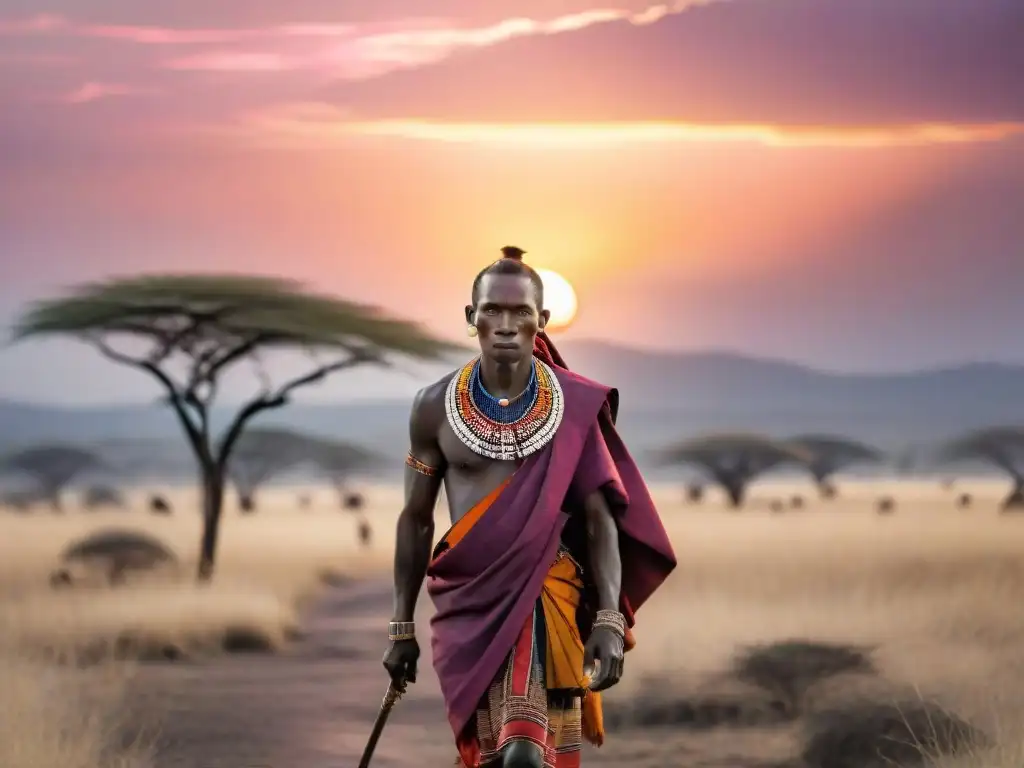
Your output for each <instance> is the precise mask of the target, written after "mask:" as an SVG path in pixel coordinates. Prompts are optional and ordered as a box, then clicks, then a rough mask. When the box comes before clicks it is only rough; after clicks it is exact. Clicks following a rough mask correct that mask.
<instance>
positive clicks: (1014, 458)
mask: <svg viewBox="0 0 1024 768" xmlns="http://www.w3.org/2000/svg"><path fill="white" fill-rule="evenodd" d="M934 459H935V461H936V462H937V463H939V464H952V463H956V462H963V461H983V462H986V463H989V464H993V465H995V466H997V467H999V468H1000V469H1002V470H1004V471H1005V472H1007V473H1008V474H1010V475H1011V476H1013V477H1019V476H1021V475H1022V474H1024V428H1022V427H990V428H987V429H978V430H974V431H971V432H968V433H966V434H964V435H961V436H959V437H957V438H954V439H952V440H949V441H948V442H946V443H944V444H943V445H941V446H940V447H939V449H938V450H937V451H935V454H934Z"/></svg>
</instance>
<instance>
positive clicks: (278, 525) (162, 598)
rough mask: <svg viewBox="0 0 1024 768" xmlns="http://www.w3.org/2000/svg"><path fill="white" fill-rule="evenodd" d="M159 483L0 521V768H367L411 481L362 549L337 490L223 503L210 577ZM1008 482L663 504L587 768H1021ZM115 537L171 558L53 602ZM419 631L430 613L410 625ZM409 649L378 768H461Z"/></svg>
mask: <svg viewBox="0 0 1024 768" xmlns="http://www.w3.org/2000/svg"><path fill="white" fill-rule="evenodd" d="M152 490H153V489H151V488H145V489H143V488H140V489H138V490H137V491H136V492H134V493H131V494H130V495H129V505H128V509H127V510H122V511H109V512H85V511H82V510H79V509H77V508H76V507H75V505H74V504H73V503H72V504H69V506H68V509H67V511H66V512H65V513H63V514H54V513H51V512H48V511H41V510H40V511H35V512H32V513H28V514H3V515H0V626H2V634H0V681H2V685H0V766H3V768H171V767H172V766H182V767H185V766H190V767H195V768H257V767H263V768H328V767H329V766H348V765H352V766H354V765H355V764H356V763H357V761H358V758H359V755H360V752H361V750H362V746H363V744H364V743H365V739H366V737H367V735H368V733H369V730H370V727H371V723H372V720H373V718H374V716H375V715H376V712H377V709H378V707H379V704H380V700H381V697H382V695H383V693H384V690H385V688H386V677H385V673H384V671H383V669H382V667H381V665H380V659H381V656H382V654H383V652H384V649H385V644H386V643H385V640H386V638H385V632H386V622H387V619H388V617H389V613H390V609H391V597H390V595H391V580H390V570H391V561H392V555H393V538H394V524H395V519H396V515H397V511H398V508H399V506H400V503H401V497H400V490H399V489H397V488H389V487H375V488H369V489H367V491H366V499H367V504H366V508H365V509H364V513H365V517H366V519H367V520H369V521H370V523H371V525H372V529H373V539H372V541H371V542H370V545H369V546H368V547H367V546H365V545H364V544H363V543H361V542H360V539H359V537H358V536H357V521H356V518H355V517H354V516H353V515H352V514H351V513H349V512H345V511H342V510H340V509H339V507H338V504H337V501H336V499H335V498H334V497H333V496H332V495H331V494H330V493H329V492H328V491H326V490H324V489H319V490H317V489H308V488H297V487H277V488H269V489H267V490H266V491H265V492H263V493H262V495H261V497H260V500H259V501H260V506H259V510H258V512H257V513H256V514H251V515H242V514H240V513H239V512H238V511H237V508H236V507H235V505H234V500H233V499H229V501H228V505H227V509H226V510H225V520H224V522H223V524H222V529H221V539H220V550H219V559H218V566H217V572H216V575H215V577H214V580H213V582H212V583H211V584H208V585H204V586H199V585H196V584H195V583H194V581H193V579H192V572H193V570H194V563H193V560H194V556H195V553H196V551H197V549H198V540H199V533H200V522H201V521H200V516H199V513H198V499H197V497H196V495H195V493H194V491H192V490H188V489H184V490H174V489H159V490H160V491H161V492H162V493H164V494H165V495H166V496H167V498H168V499H170V501H171V506H172V508H173V514H171V515H167V516H154V515H152V514H150V513H149V512H148V511H147V504H146V499H147V496H148V494H149V493H150V492H151V491H152ZM1005 492H1006V488H1005V487H1004V485H1003V484H1000V483H997V482H990V481H986V480H974V481H971V480H963V481H958V482H957V483H956V485H955V487H953V488H949V487H944V486H942V485H941V484H940V483H939V482H938V481H937V480H933V479H923V480H913V481H911V480H905V479H904V480H891V481H870V482H869V481H863V480H856V481H855V480H849V481H848V482H845V483H843V482H840V483H839V497H838V498H836V499H833V500H818V499H817V498H816V497H815V495H814V494H813V492H812V491H811V489H810V488H809V487H808V486H807V485H805V484H803V483H797V482H789V481H775V482H772V481H769V480H765V481H764V482H762V483H760V484H758V485H757V486H755V487H754V488H753V489H752V497H751V501H750V503H749V504H748V506H747V508H745V509H743V510H742V511H731V510H729V509H728V508H727V507H726V506H725V505H724V503H723V502H721V501H720V500H719V499H718V497H717V496H715V495H713V494H711V495H709V496H708V498H706V499H705V500H704V501H703V502H701V503H699V504H696V503H688V502H684V501H683V493H682V491H681V489H680V488H678V487H673V486H663V487H657V488H655V489H653V493H654V495H655V498H656V500H657V501H658V503H659V508H660V511H661V513H662V517H663V520H664V522H665V525H666V527H667V528H668V530H669V532H670V534H671V538H672V540H673V542H674V544H675V548H676V553H677V555H678V559H679V566H678V568H677V569H676V571H675V572H674V573H673V575H672V576H671V578H670V579H669V581H668V582H667V583H666V584H665V586H664V587H663V588H662V589H661V590H660V591H659V592H658V593H657V594H656V595H655V596H654V597H653V598H652V600H651V601H650V602H649V603H648V604H647V605H645V606H644V607H643V609H642V610H641V611H640V612H639V615H638V623H637V628H636V637H637V641H638V642H637V647H636V648H635V649H634V650H633V651H631V652H630V653H629V654H628V656H627V661H626V667H625V677H624V679H623V681H622V683H621V684H620V685H619V686H618V687H616V688H614V689H613V690H612V691H610V692H608V693H607V694H606V697H605V702H606V704H605V709H606V712H605V716H606V726H607V731H608V734H607V740H606V743H605V744H604V745H603V746H602V747H600V748H595V747H592V746H587V747H586V751H585V754H584V764H585V765H608V766H610V765H624V764H628V765H632V766H636V767H637V768H640V767H641V766H651V767H652V768H653V767H654V766H690V767H695V768H696V767H698V766H700V767H706V768H712V767H716V768H718V767H720V768H725V767H726V766H732V767H733V768H745V767H754V766H757V767H759V768H760V767H762V766H763V767H767V766H778V767H779V768H781V767H782V766H793V767H794V768H795V767H797V766H809V767H811V768H816V767H818V766H820V767H821V768H847V767H848V768H864V767H865V766H875V765H878V766H881V765H903V766H909V765H920V764H923V765H932V766H991V767H992V768H1002V767H1003V766H1021V765H1024V650H1022V649H1024V611H1022V610H1021V605H1022V604H1024V515H1013V514H1000V513H999V511H998V507H999V501H1000V497H1001V496H1002V495H1003V494H1005ZM302 493H310V494H313V503H312V504H311V505H310V506H309V508H308V509H300V506H299V504H297V502H296V499H297V497H298V496H299V495H300V494H302ZM963 493H970V494H971V498H972V504H971V505H970V506H969V507H967V508H962V507H960V506H958V504H957V497H958V496H959V495H960V494H963ZM317 494H319V495H317ZM797 494H801V495H803V497H804V499H805V503H804V504H803V505H802V507H800V508H794V506H793V505H792V503H791V499H792V497H793V496H794V495H797ZM883 496H889V497H891V498H892V499H893V500H894V501H895V508H894V509H893V510H892V512H891V513H890V514H878V512H877V508H876V502H877V500H878V499H879V498H880V497H883ZM780 499H784V500H785V502H786V503H785V504H784V505H783V506H784V511H780V510H779V509H778V504H777V503H776V504H774V505H773V504H772V502H773V501H777V500H780ZM773 507H774V508H773ZM112 527H116V528H122V529H131V530H139V531H144V532H146V533H148V534H150V535H152V536H155V537H157V538H159V539H160V540H161V541H163V542H164V543H165V544H166V545H167V546H168V547H170V548H171V549H172V550H173V551H174V552H175V554H176V555H177V556H178V558H179V560H180V567H179V568H178V569H174V568H166V569H163V570H157V571H152V572H147V573H142V574H138V575H132V576H130V577H129V579H128V581H127V583H125V584H123V585H120V586H118V587H116V588H115V587H110V586H109V585H107V584H105V583H104V582H103V581H102V579H95V580H94V581H92V582H90V581H89V578H88V574H84V575H82V574H76V580H77V581H76V584H75V585H74V586H72V587H70V588H62V589H54V588H52V587H51V586H50V581H49V577H50V574H51V572H52V571H53V570H54V569H55V568H56V567H57V566H58V559H59V556H60V553H61V551H62V550H63V549H64V548H65V547H66V546H67V545H68V544H69V543H70V542H72V541H74V540H76V539H79V538H81V537H82V536H84V535H86V534H88V533H90V532H92V531H96V530H98V529H101V528H112ZM446 527H447V520H446V517H445V514H444V511H443V510H441V509H440V508H439V513H438V533H440V532H441V531H443V530H444V529H445V528H446ZM429 614H430V605H429V600H428V599H427V597H426V596H425V595H424V596H423V597H422V598H421V601H420V615H419V616H418V621H419V622H420V626H421V627H423V629H424V632H423V634H424V635H425V634H426V631H425V630H426V627H427V623H426V622H427V620H428V618H429ZM422 646H423V657H422V659H421V674H420V679H419V682H417V683H416V684H415V685H414V686H412V687H411V688H410V691H409V693H408V694H407V695H406V696H405V697H404V698H403V699H402V700H401V701H400V702H399V703H398V705H397V707H396V708H395V710H394V712H393V713H392V715H391V720H390V722H389V724H388V727H387V728H386V729H385V731H384V734H383V737H382V739H381V742H380V745H379V747H378V751H377V755H376V757H375V759H374V765H375V766H382V767H383V766H406V765H417V766H428V765H437V766H447V765H452V763H453V761H454V758H455V751H454V748H453V745H452V737H451V734H450V731H449V729H448V727H447V724H446V721H445V717H444V711H443V706H442V704H441V700H440V694H439V691H438V687H437V683H436V680H435V679H434V677H433V674H432V671H431V665H430V648H429V643H428V642H425V641H424V642H423V643H422Z"/></svg>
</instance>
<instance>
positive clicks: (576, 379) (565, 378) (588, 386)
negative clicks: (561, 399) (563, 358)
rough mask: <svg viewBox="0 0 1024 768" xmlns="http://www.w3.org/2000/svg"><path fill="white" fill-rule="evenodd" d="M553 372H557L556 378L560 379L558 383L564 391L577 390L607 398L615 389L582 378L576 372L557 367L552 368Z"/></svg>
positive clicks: (584, 377)
mask: <svg viewBox="0 0 1024 768" xmlns="http://www.w3.org/2000/svg"><path fill="white" fill-rule="evenodd" d="M551 370H553V371H554V372H555V376H557V377H558V383H559V384H561V385H562V389H566V388H569V389H576V390H579V391H583V392H592V393H595V394H601V395H605V396H607V394H608V393H609V392H611V391H612V390H613V389H614V387H610V386H608V385H607V384H602V383H601V382H599V381H595V380H594V379H588V378H587V377H586V376H581V375H580V374H578V373H576V372H575V371H569V370H566V369H565V368H559V367H557V366H552V368H551Z"/></svg>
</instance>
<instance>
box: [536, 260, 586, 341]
mask: <svg viewBox="0 0 1024 768" xmlns="http://www.w3.org/2000/svg"><path fill="white" fill-rule="evenodd" d="M537 274H539V275H540V279H541V280H542V281H543V283H544V308H545V309H547V310H548V311H549V312H550V313H551V319H550V320H548V325H547V329H548V330H549V331H558V330H561V329H564V328H568V327H569V326H570V325H572V321H573V320H575V319H576V311H577V310H578V309H579V302H578V301H577V299H576V290H575V289H574V288H573V287H572V283H570V282H569V281H568V280H566V279H565V278H564V277H562V276H561V275H560V274H558V273H557V272H552V271H551V270H550V269H538V270H537Z"/></svg>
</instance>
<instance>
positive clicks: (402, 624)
mask: <svg viewBox="0 0 1024 768" xmlns="http://www.w3.org/2000/svg"><path fill="white" fill-rule="evenodd" d="M415 637H416V622H415V621H391V622H388V640H391V641H392V642H394V641H397V640H412V639H414V638H415Z"/></svg>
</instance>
